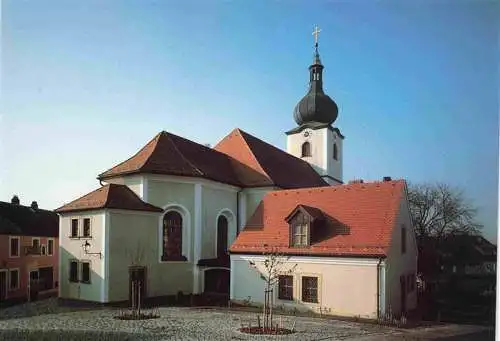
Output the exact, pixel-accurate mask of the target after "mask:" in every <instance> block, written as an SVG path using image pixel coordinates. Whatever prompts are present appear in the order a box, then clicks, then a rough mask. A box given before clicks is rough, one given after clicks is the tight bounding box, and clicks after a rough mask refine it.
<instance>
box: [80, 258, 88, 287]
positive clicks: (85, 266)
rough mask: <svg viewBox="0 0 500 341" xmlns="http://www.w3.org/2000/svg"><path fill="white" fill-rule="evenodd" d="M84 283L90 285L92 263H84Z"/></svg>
mask: <svg viewBox="0 0 500 341" xmlns="http://www.w3.org/2000/svg"><path fill="white" fill-rule="evenodd" d="M81 278H82V282H83V283H90V263H88V262H83V263H82V277H81Z"/></svg>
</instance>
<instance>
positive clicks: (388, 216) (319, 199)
mask: <svg viewBox="0 0 500 341" xmlns="http://www.w3.org/2000/svg"><path fill="white" fill-rule="evenodd" d="M405 187H406V184H405V181H404V180H397V181H384V182H374V183H355V184H347V185H339V186H332V187H322V188H304V189H297V190H284V191H274V192H270V193H268V194H267V195H266V196H265V197H264V198H263V200H262V201H261V203H260V204H259V206H258V207H257V209H256V211H255V213H254V214H253V215H252V217H251V218H250V219H249V221H248V222H247V225H246V226H245V228H244V229H243V230H242V231H241V233H240V234H239V235H238V237H237V238H236V241H235V242H234V243H233V244H232V245H231V248H230V252H232V253H260V252H265V251H266V250H269V248H276V249H277V250H278V251H280V252H283V253H285V254H296V255H313V256H314V255H316V256H373V257H378V256H381V257H383V256H386V255H387V252H388V250H389V246H390V245H391V237H392V232H393V229H394V227H395V224H396V217H397V215H398V213H399V208H400V202H401V200H406V199H405V198H406V196H405V194H404V193H405V192H404V191H405ZM298 205H302V207H311V208H313V210H311V209H309V211H310V212H311V214H315V215H316V213H318V212H319V211H320V212H321V214H322V215H323V216H324V218H325V219H324V220H325V223H324V224H321V225H319V227H318V229H319V230H318V231H315V233H317V235H318V236H319V238H317V239H316V240H315V241H314V242H313V243H312V244H311V246H310V247H306V248H304V247H302V248H295V247H291V246H290V245H289V240H290V239H289V237H290V235H289V233H290V232H289V224H288V223H287V221H286V220H285V219H286V218H287V217H288V216H289V215H290V214H291V212H292V211H293V210H294V209H296V208H297V206H298Z"/></svg>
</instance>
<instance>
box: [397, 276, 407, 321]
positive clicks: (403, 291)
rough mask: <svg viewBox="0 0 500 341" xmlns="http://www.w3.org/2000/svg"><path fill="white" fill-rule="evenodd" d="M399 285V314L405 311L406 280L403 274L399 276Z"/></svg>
mask: <svg viewBox="0 0 500 341" xmlns="http://www.w3.org/2000/svg"><path fill="white" fill-rule="evenodd" d="M399 283H400V286H401V314H404V313H406V281H405V276H401V277H399Z"/></svg>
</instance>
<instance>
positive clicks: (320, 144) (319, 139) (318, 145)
mask: <svg viewBox="0 0 500 341" xmlns="http://www.w3.org/2000/svg"><path fill="white" fill-rule="evenodd" d="M327 131H328V129H317V130H312V129H304V130H303V131H301V132H300V133H296V134H290V135H288V136H287V152H288V153H289V154H292V155H293V156H295V157H298V158H300V159H302V160H304V161H307V162H309V163H310V164H311V165H312V166H313V168H314V169H315V170H316V172H318V173H319V174H320V175H324V174H327V168H326V167H327V165H326V164H325V159H324V155H325V153H326V151H325V148H326V145H325V143H324V140H325V138H326V134H327ZM306 135H307V136H306ZM305 142H309V143H310V146H311V156H305V157H302V145H303V144H304V143H305Z"/></svg>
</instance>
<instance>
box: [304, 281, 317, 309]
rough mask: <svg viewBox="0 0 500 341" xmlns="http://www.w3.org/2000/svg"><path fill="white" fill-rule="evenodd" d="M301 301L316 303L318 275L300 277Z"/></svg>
mask: <svg viewBox="0 0 500 341" xmlns="http://www.w3.org/2000/svg"><path fill="white" fill-rule="evenodd" d="M302 301H303V302H309V303H318V277H302Z"/></svg>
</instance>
